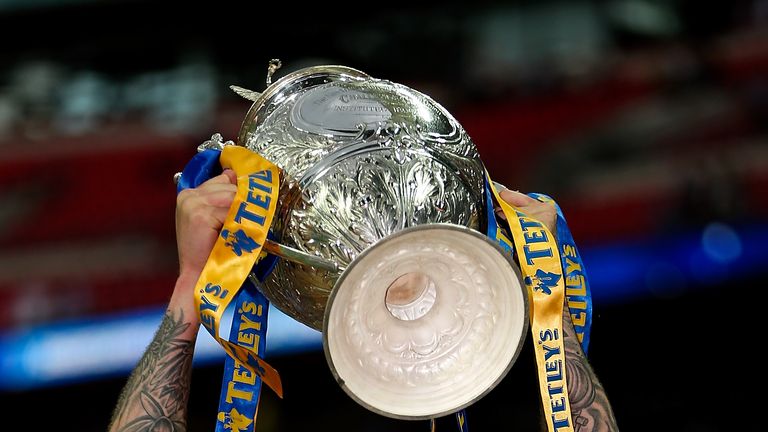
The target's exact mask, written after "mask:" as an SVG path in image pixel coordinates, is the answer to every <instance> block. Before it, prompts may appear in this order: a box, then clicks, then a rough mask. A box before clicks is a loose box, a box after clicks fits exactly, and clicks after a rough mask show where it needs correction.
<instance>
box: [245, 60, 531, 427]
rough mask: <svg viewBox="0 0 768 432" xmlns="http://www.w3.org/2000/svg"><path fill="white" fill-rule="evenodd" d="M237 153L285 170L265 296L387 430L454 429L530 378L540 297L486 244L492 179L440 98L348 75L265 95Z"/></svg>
mask: <svg viewBox="0 0 768 432" xmlns="http://www.w3.org/2000/svg"><path fill="white" fill-rule="evenodd" d="M251 99H252V100H253V101H254V103H253V105H252V106H251V108H250V110H249V111H248V113H247V115H246V117H245V119H244V121H243V123H242V126H241V129H240V132H239V134H238V139H237V144H238V145H241V146H245V147H247V148H249V149H250V150H252V151H255V152H257V153H259V154H260V155H262V156H263V157H265V158H266V159H268V160H270V161H272V162H273V163H274V164H275V165H277V166H278V167H279V168H280V171H281V173H280V177H281V178H280V192H279V198H278V205H277V213H276V215H275V218H274V222H273V224H272V227H271V241H270V242H269V244H268V245H265V250H267V251H268V252H270V253H272V254H275V255H278V256H280V257H282V258H283V259H281V260H279V261H278V263H277V264H276V266H275V268H274V270H273V271H272V272H271V273H270V274H269V275H268V276H267V277H266V279H264V280H263V282H262V283H260V284H259V289H260V290H261V291H262V292H263V293H264V295H265V296H266V297H267V298H268V299H269V300H270V301H271V302H272V303H273V304H274V305H275V306H276V307H277V308H278V309H280V310H281V311H283V312H284V313H285V314H287V315H288V316H290V317H292V318H293V319H295V320H297V321H299V322H302V323H304V324H306V325H308V326H310V327H312V328H314V329H317V330H320V331H321V332H322V334H323V345H324V350H325V355H326V359H327V360H328V364H329V366H330V369H331V371H332V373H333V374H334V377H335V378H336V380H337V382H338V383H339V385H340V386H341V387H342V388H343V389H344V390H345V391H346V392H347V393H348V394H349V395H350V396H351V397H352V398H353V399H354V400H356V401H357V402H359V403H360V404H361V405H363V406H365V407H366V408H368V409H370V410H372V411H374V412H377V413H380V414H382V415H385V416H389V417H394V418H402V419H426V418H434V417H439V416H441V415H445V414H448V413H451V412H454V411H457V410H459V409H461V408H464V407H466V406H468V405H470V404H472V403H473V402H475V401H477V400H478V399H479V398H481V397H482V396H483V395H485V394H486V393H487V392H488V391H490V390H491V389H492V388H493V387H495V386H496V384H498V382H499V381H500V380H501V379H502V378H503V377H504V376H505V375H506V373H507V371H508V370H509V368H510V367H511V366H512V364H513V363H514V361H515V359H516V358H517V355H518V353H519V351H520V348H521V346H522V344H523V340H524V335H525V332H526V329H527V325H528V298H527V294H526V292H525V291H524V288H523V284H522V283H521V277H520V272H519V270H518V267H517V265H516V264H515V262H514V260H513V259H512V257H511V256H509V255H508V254H507V253H506V252H504V251H503V250H502V249H501V247H499V246H498V245H497V244H496V243H495V242H494V241H492V240H491V239H489V238H488V237H486V236H485V234H484V230H485V227H486V224H487V218H488V217H493V215H489V214H487V213H488V212H487V211H486V208H487V207H486V201H485V199H486V198H485V186H484V182H485V169H484V166H483V163H482V161H481V160H480V157H479V153H478V151H477V149H476V147H475V145H474V143H473V142H472V141H471V139H470V138H469V136H468V135H467V133H466V132H465V130H464V129H463V128H462V127H461V125H460V124H459V123H458V122H457V121H456V120H455V119H454V118H453V117H452V116H451V115H450V113H448V112H447V110H445V109H444V108H443V107H442V106H441V105H439V104H438V103H437V102H435V101H434V100H432V99H431V98H430V97H428V96H426V95H424V94H422V93H420V92H418V91H416V90H414V89H411V88H409V87H407V86H404V85H401V84H398V83H394V82H391V81H387V80H382V79H375V78H372V77H370V76H369V75H367V74H365V73H363V72H361V71H359V70H356V69H353V68H349V67H345V66H337V65H329V66H315V67H309V68H304V69H300V70H298V71H295V72H292V73H290V74H288V75H286V76H284V77H282V78H281V79H279V80H278V81H276V82H275V83H272V84H270V85H269V86H268V87H267V89H266V90H265V91H264V92H263V93H261V94H255V93H253V97H252V98H251Z"/></svg>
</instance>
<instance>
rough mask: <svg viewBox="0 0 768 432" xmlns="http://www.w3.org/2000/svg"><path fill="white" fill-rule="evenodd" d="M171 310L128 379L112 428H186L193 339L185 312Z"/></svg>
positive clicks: (129, 431)
mask: <svg viewBox="0 0 768 432" xmlns="http://www.w3.org/2000/svg"><path fill="white" fill-rule="evenodd" d="M175 315H176V314H174V313H173V312H171V311H170V310H169V311H167V312H166V314H165V316H164V317H163V322H162V323H161V324H160V328H159V329H158V330H157V333H156V334H155V338H154V339H153V340H152V343H150V345H149V347H148V348H147V350H146V352H145V353H144V355H143V356H142V358H141V360H139V363H138V365H137V366H136V368H135V369H134V370H133V373H132V374H131V377H130V378H129V379H128V382H127V384H126V385H125V388H124V389H123V392H122V393H121V395H120V399H119V400H118V402H117V407H116V408H115V412H114V414H113V416H112V422H111V424H110V428H109V430H110V431H120V432H139V431H154V430H168V431H186V429H187V425H186V411H187V399H188V397H189V384H190V379H191V374H192V354H193V350H194V345H195V341H194V337H193V339H191V340H190V339H182V338H180V337H179V336H180V335H182V334H183V333H184V331H185V330H187V328H189V325H190V323H188V322H184V314H183V313H181V312H179V313H178V316H175Z"/></svg>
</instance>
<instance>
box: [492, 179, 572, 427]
mask: <svg viewBox="0 0 768 432" xmlns="http://www.w3.org/2000/svg"><path fill="white" fill-rule="evenodd" d="M486 187H487V188H488V189H490V192H492V193H493V196H494V197H495V199H496V202H497V204H498V205H499V206H500V207H501V210H502V212H503V213H504V216H506V219H507V224H508V225H509V229H510V234H511V235H512V243H513V244H514V250H515V255H516V257H517V261H518V263H519V264H520V270H521V271H522V274H523V280H524V282H525V285H526V287H527V288H528V296H529V300H530V309H531V314H530V317H531V333H532V335H533V341H534V352H535V356H536V366H537V370H538V375H539V391H540V394H541V398H542V404H543V408H544V413H545V415H544V417H545V420H546V422H547V427H548V430H549V431H552V432H554V431H564V432H572V431H573V425H572V424H571V408H570V403H569V401H568V386H567V381H566V372H565V348H564V346H563V328H562V327H563V321H562V314H563V302H564V299H565V283H564V278H563V270H562V266H561V260H560V253H559V248H558V245H557V239H556V238H555V237H554V236H553V235H552V233H551V232H550V231H549V229H548V228H547V227H546V226H545V225H544V224H542V223H541V222H539V221H538V220H536V219H534V218H531V217H529V216H527V215H526V214H525V213H523V212H522V211H520V210H519V209H517V208H516V207H514V206H512V205H510V204H508V203H507V202H506V201H504V200H503V199H501V197H500V196H499V193H498V192H497V191H496V188H495V187H494V186H493V182H491V181H490V178H489V177H488V176H487V173H486ZM489 205H490V204H489ZM488 219H489V236H491V237H493V238H495V239H496V240H497V241H498V242H499V244H501V245H502V247H504V246H505V244H508V243H509V239H507V238H506V236H504V233H503V232H502V230H501V229H500V228H499V227H498V226H496V227H494V226H493V225H492V224H495V220H494V219H495V218H494V215H493V212H492V211H491V212H490V213H489V215H488ZM491 221H493V222H491ZM494 228H495V230H494ZM492 230H493V231H495V232H492Z"/></svg>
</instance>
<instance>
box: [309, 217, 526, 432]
mask: <svg viewBox="0 0 768 432" xmlns="http://www.w3.org/2000/svg"><path fill="white" fill-rule="evenodd" d="M521 281H522V278H521V276H520V271H519V269H518V267H517V265H516V264H515V263H514V261H513V260H512V258H511V257H510V256H509V255H508V254H507V253H506V252H504V251H503V250H502V249H501V247H499V246H498V245H497V244H496V243H494V242H493V241H491V240H490V239H488V238H487V237H485V236H484V235H482V234H481V233H479V232H477V231H474V230H472V229H469V228H466V227H463V226H458V225H450V224H426V225H419V226H415V227H412V228H407V229H404V230H401V231H398V232H396V233H395V234H392V235H390V236H389V237H386V238H384V239H382V240H381V241H379V242H378V243H376V244H375V245H373V246H371V247H370V248H368V249H366V250H365V251H364V252H363V253H361V254H360V255H359V256H358V257H357V258H356V259H355V260H354V261H353V262H352V263H351V264H350V265H349V267H348V268H347V269H346V270H345V271H344V273H343V274H342V275H341V277H340V278H339V279H338V281H337V282H336V285H335V286H334V289H333V291H332V293H331V295H330V297H329V300H328V305H327V306H326V311H325V319H324V323H323V347H324V350H325V356H326V359H327V361H328V365H329V367H330V369H331V372H332V373H333V375H334V377H335V378H336V381H337V382H338V383H339V385H340V386H341V387H342V389H344V391H345V392H347V394H349V395H350V396H351V397H352V398H353V399H354V400H355V401H357V402H358V403H360V404H361V405H363V406H364V407H366V408H368V409H369V410H371V411H374V412H377V413H379V414H381V415H384V416H387V417H393V418H399V419H408V420H420V419H429V418H436V417H440V416H443V415H447V414H450V413H452V412H455V411H458V410H460V409H462V408H465V407H467V406H469V405H471V404H472V403H474V402H475V401H477V400H479V399H480V398H482V397H483V396H485V395H486V394H487V393H488V392H489V391H491V390H492V389H493V388H494V387H495V386H496V385H497V384H498V383H499V382H500V381H501V380H502V379H503V378H504V376H505V375H506V374H507V372H508V371H509V369H510V368H511V366H512V364H514V362H515V360H516V358H517V356H518V354H519V352H520V349H521V348H522V345H523V342H524V340H525V334H526V331H527V328H528V296H527V293H526V291H525V289H524V286H523V284H522V283H521Z"/></svg>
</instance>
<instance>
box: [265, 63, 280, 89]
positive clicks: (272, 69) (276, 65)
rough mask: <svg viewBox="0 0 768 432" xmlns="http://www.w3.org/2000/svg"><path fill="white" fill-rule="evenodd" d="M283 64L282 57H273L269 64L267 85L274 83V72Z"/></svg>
mask: <svg viewBox="0 0 768 432" xmlns="http://www.w3.org/2000/svg"><path fill="white" fill-rule="evenodd" d="M282 66H283V62H282V61H280V59H272V60H270V61H269V65H267V85H270V84H272V74H274V73H275V71H277V70H278V69H280V68H281V67H282Z"/></svg>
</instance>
